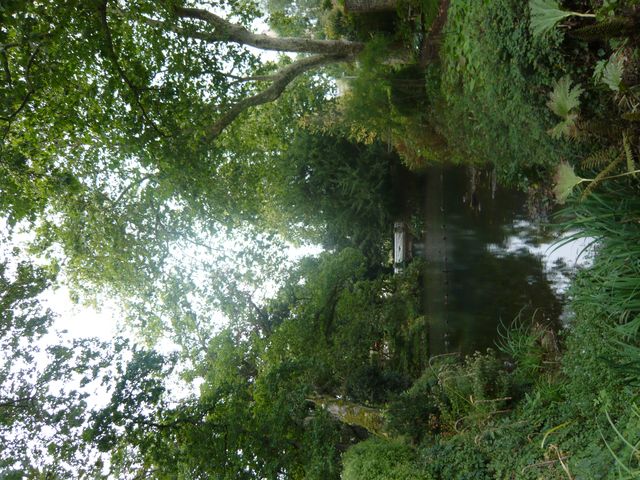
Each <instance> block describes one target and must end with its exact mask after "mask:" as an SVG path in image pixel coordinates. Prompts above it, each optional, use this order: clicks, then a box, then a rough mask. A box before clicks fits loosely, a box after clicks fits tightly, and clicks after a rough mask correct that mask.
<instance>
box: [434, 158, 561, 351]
mask: <svg viewBox="0 0 640 480" xmlns="http://www.w3.org/2000/svg"><path fill="white" fill-rule="evenodd" d="M490 180H491V177H490V174H486V173H482V172H480V173H478V174H477V178H476V182H475V183H472V182H471V181H470V177H469V171H468V169H463V168H455V169H453V168H449V169H447V170H445V173H444V181H443V185H442V188H443V195H444V205H445V211H446V223H447V225H446V230H447V239H446V242H447V247H446V250H447V252H448V261H447V264H448V267H447V270H448V273H447V281H448V288H447V290H448V302H447V305H446V307H445V308H446V313H445V312H442V317H443V318H444V317H445V315H446V318H447V321H448V325H447V327H446V330H447V331H448V335H449V341H450V344H451V349H452V350H458V349H460V350H462V351H465V352H466V351H472V350H474V349H482V348H486V347H489V346H493V344H494V340H495V338H496V329H497V327H498V325H499V324H500V322H502V323H504V324H507V325H508V324H510V323H511V322H512V320H513V319H514V318H515V316H516V315H517V314H518V312H520V311H521V310H522V315H523V319H525V320H526V319H527V318H531V317H532V316H533V314H534V312H536V311H537V312H538V313H537V316H536V320H538V321H542V320H543V318H546V319H548V321H550V322H555V321H556V320H557V318H558V317H559V315H560V313H561V301H560V299H559V298H558V297H557V296H556V294H555V293H554V291H553V290H552V288H551V285H550V283H549V280H548V278H547V275H546V273H545V271H544V264H543V262H542V259H541V258H540V257H538V256H536V255H533V254H532V253H530V252H528V251H526V250H525V249H521V250H518V251H515V252H511V251H509V252H507V251H506V250H503V249H501V248H495V246H496V245H497V246H502V245H505V243H506V241H507V239H508V238H509V237H511V236H513V235H514V234H516V233H520V234H524V235H534V232H531V231H528V232H527V231H525V232H524V233H523V232H522V231H521V230H522V229H518V228H516V226H517V225H518V224H519V223H521V222H522V220H523V218H524V215H523V212H524V200H525V199H524V196H523V195H521V194H519V193H517V192H512V191H508V190H505V189H497V190H496V191H495V198H494V199H492V191H491V181H490ZM472 193H474V194H475V195H474V196H473V198H472V197H471V195H472ZM472 199H473V200H474V202H475V203H474V202H472V201H471V200H472ZM478 204H479V205H478ZM479 207H480V208H479ZM532 240H535V238H522V241H523V244H528V243H530V241H532ZM489 246H491V247H493V248H489ZM428 273H429V272H427V274H428ZM432 278H433V277H432ZM428 283H429V280H428V279H427V284H428ZM431 287H434V286H433V285H432V286H431ZM427 288H428V290H429V287H427ZM430 290H431V292H432V293H433V294H435V293H436V291H437V288H431V289H430ZM434 301H435V304H436V305H437V304H438V303H439V302H438V300H435V299H431V300H429V299H428V300H427V302H434ZM428 310H429V308H428ZM431 310H432V311H434V309H433V308H432V309H431ZM437 316H440V315H437ZM433 321H434V322H436V323H437V322H438V321H441V320H440V319H438V318H436V319H433ZM433 330H434V333H435V332H437V331H442V325H438V326H436V325H434V328H433ZM436 343H437V342H436ZM431 345H434V342H431ZM431 353H432V354H437V353H439V352H436V351H432V352H431Z"/></svg>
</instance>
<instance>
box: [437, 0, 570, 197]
mask: <svg viewBox="0 0 640 480" xmlns="http://www.w3.org/2000/svg"><path fill="white" fill-rule="evenodd" d="M528 15H529V9H528V2H525V1H522V0H496V1H492V2H479V1H478V2H466V1H452V2H451V3H450V7H449V11H448V21H447V25H446V27H445V34H444V41H443V45H442V49H441V59H442V65H441V69H442V70H441V74H442V80H441V87H440V90H439V91H435V92H433V93H430V95H429V96H430V97H438V98H439V99H440V101H439V102H438V104H437V107H436V112H437V113H436V115H435V118H436V119H437V121H438V127H439V128H440V130H441V132H442V134H443V135H444V136H445V137H446V138H447V140H448V141H449V145H453V146H455V150H456V152H455V158H456V159H458V160H460V161H462V162H467V163H468V162H469V159H472V160H475V161H477V162H488V163H494V164H495V165H496V166H497V168H498V172H499V174H500V176H501V179H502V180H503V181H507V182H509V183H512V184H519V185H521V186H527V183H528V182H527V180H528V177H531V176H537V175H539V174H540V173H539V171H543V170H544V169H545V168H547V167H549V166H552V165H555V164H557V163H558V162H559V159H560V158H561V157H565V158H571V157H572V152H573V150H572V149H575V145H569V144H567V143H564V142H559V141H555V140H553V139H552V138H551V137H550V136H549V135H548V134H547V130H548V129H549V128H550V127H552V126H553V119H552V118H551V115H550V112H549V111H547V109H546V107H545V105H544V102H545V97H546V94H547V92H548V91H549V90H551V85H552V82H553V81H554V80H555V79H557V78H559V77H561V76H562V74H563V73H568V71H569V66H568V64H567V62H565V60H564V59H563V58H562V55H561V53H560V49H559V48H558V47H559V45H560V42H561V41H562V33H561V32H560V31H553V32H551V33H550V34H549V35H546V36H545V37H544V38H537V39H533V38H532V37H531V35H530V33H529V18H528ZM427 89H428V91H430V92H432V90H431V89H430V85H427Z"/></svg>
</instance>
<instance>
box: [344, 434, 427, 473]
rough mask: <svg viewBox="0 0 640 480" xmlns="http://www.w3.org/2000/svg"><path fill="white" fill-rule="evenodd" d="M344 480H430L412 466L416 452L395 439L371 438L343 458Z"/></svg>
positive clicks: (354, 447)
mask: <svg viewBox="0 0 640 480" xmlns="http://www.w3.org/2000/svg"><path fill="white" fill-rule="evenodd" d="M342 463H343V470H342V477H341V478H342V479H343V480H365V479H370V480H430V479H431V478H432V477H431V476H430V475H428V474H427V473H424V472H422V471H421V470H420V469H419V468H418V467H417V466H416V464H415V453H414V451H413V450H412V449H411V447H409V446H408V445H406V444H404V443H402V442H401V441H398V440H392V441H389V440H381V439H377V438H372V439H370V440H367V441H364V442H360V443H358V444H356V445H355V446H353V447H351V448H350V449H349V450H347V452H346V453H345V454H344V455H343V458H342Z"/></svg>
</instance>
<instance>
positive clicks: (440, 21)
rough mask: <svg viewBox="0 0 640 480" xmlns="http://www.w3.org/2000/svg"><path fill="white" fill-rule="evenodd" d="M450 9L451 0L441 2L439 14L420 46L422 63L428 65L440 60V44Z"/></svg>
mask: <svg viewBox="0 0 640 480" xmlns="http://www.w3.org/2000/svg"><path fill="white" fill-rule="evenodd" d="M448 10H449V0H442V1H441V2H440V10H439V12H438V16H437V17H436V18H435V20H434V21H433V23H432V24H431V28H430V29H429V32H428V33H427V34H426V35H425V37H424V40H423V41H422V46H421V47H420V65H422V66H423V67H426V66H427V65H428V64H430V63H432V62H434V61H437V60H438V53H439V52H440V45H441V40H442V29H443V28H444V25H445V24H446V23H447V12H448Z"/></svg>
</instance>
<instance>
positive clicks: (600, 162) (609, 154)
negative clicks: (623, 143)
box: [580, 147, 620, 170]
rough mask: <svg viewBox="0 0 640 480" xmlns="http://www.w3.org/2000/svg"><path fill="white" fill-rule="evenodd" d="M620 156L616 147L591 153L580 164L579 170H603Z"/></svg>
mask: <svg viewBox="0 0 640 480" xmlns="http://www.w3.org/2000/svg"><path fill="white" fill-rule="evenodd" d="M619 156H620V150H619V149H618V147H609V148H603V149H602V150H598V151H597V152H595V153H592V154H591V155H589V156H588V157H587V158H585V159H584V160H582V161H581V162H580V168H582V169H584V170H595V169H596V168H604V167H605V166H607V165H609V164H610V163H611V162H613V161H614V160H615V159H616V158H618V157H619Z"/></svg>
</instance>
